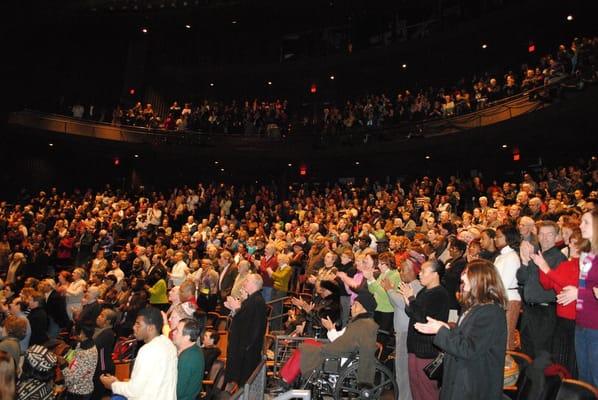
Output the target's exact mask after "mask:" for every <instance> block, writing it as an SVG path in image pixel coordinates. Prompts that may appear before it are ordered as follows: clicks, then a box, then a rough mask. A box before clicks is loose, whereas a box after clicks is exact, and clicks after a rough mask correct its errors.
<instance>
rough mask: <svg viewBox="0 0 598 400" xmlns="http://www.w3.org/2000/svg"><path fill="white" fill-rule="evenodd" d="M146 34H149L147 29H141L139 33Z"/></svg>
mask: <svg viewBox="0 0 598 400" xmlns="http://www.w3.org/2000/svg"><path fill="white" fill-rule="evenodd" d="M148 32H149V29H147V28H141V33H148Z"/></svg>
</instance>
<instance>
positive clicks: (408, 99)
mask: <svg viewBox="0 0 598 400" xmlns="http://www.w3.org/2000/svg"><path fill="white" fill-rule="evenodd" d="M597 66H598V38H596V37H595V38H589V37H587V38H576V39H574V40H573V41H572V42H571V44H570V45H569V46H565V45H563V44H561V45H560V46H559V47H558V50H556V51H555V53H554V54H548V55H545V56H542V57H540V59H539V61H538V64H537V66H531V65H528V64H524V65H522V66H521V70H520V71H517V70H511V71H508V72H506V73H505V74H504V76H502V79H501V78H497V77H493V76H491V75H490V74H484V75H483V76H481V77H475V76H474V77H473V78H472V79H471V80H470V81H467V80H466V79H462V80H461V81H459V82H457V83H456V84H455V85H452V86H448V87H440V88H432V87H429V88H421V89H419V90H414V89H407V90H403V91H400V92H399V93H398V94H397V95H396V97H394V98H393V96H389V95H387V94H385V93H383V94H376V95H367V96H364V97H361V98H357V99H348V100H346V102H345V103H344V104H342V103H337V104H334V103H332V104H331V105H329V106H327V107H326V108H324V110H323V119H322V122H323V125H324V129H325V131H326V132H328V133H337V132H343V131H346V130H350V129H352V128H355V127H357V128H383V127H389V126H396V125H398V124H400V123H402V122H420V121H425V120H432V119H439V118H448V117H452V116H455V115H463V114H467V113H470V112H473V111H478V110H481V109H483V108H485V107H488V106H489V105H490V104H492V103H493V102H496V101H498V100H501V99H504V98H507V97H512V96H515V95H517V94H520V93H525V92H529V91H531V90H533V89H536V88H541V87H544V86H547V85H550V84H551V83H553V82H556V81H558V80H560V79H562V78H564V77H566V76H575V75H578V76H579V78H580V79H581V78H583V79H586V80H590V81H596V80H597V79H598V76H597V75H596V72H597V70H596V67H597ZM557 91H558V89H556V88H555V89H553V93H550V92H543V93H542V92H540V93H536V94H535V96H536V97H542V96H543V97H545V98H550V97H551V96H552V95H553V94H555V93H556V92H557Z"/></svg>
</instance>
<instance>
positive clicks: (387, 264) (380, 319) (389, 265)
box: [363, 252, 401, 332]
mask: <svg viewBox="0 0 598 400" xmlns="http://www.w3.org/2000/svg"><path fill="white" fill-rule="evenodd" d="M378 269H379V270H380V275H378V278H374V270H373V269H370V270H368V271H364V272H363V276H364V278H365V279H366V280H367V282H368V289H369V291H370V292H371V293H372V294H373V295H374V298H375V299H376V304H377V306H376V311H375V313H374V320H375V321H376V323H377V324H378V326H379V327H380V329H381V330H383V331H387V332H392V331H393V317H394V308H393V306H392V303H391V302H390V299H389V298H388V294H387V293H386V290H385V289H384V288H383V287H382V285H381V284H380V283H381V282H382V281H387V282H389V283H390V286H391V288H393V289H397V288H398V287H399V283H400V282H401V275H400V274H399V272H398V271H397V266H396V263H395V256H394V254H392V253H390V252H386V253H382V254H380V256H379V257H378Z"/></svg>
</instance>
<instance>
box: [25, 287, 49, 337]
mask: <svg viewBox="0 0 598 400" xmlns="http://www.w3.org/2000/svg"><path fill="white" fill-rule="evenodd" d="M27 303H28V305H29V310H30V311H29V315H27V319H28V320H29V325H31V340H30V341H29V345H33V344H39V345H42V346H43V345H44V344H45V343H46V342H47V341H48V334H47V333H46V332H47V330H48V314H47V313H46V310H45V309H44V303H45V298H44V295H43V293H41V292H37V291H34V292H32V293H31V294H30V295H29V296H28V297H27Z"/></svg>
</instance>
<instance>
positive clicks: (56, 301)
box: [38, 279, 70, 339]
mask: <svg viewBox="0 0 598 400" xmlns="http://www.w3.org/2000/svg"><path fill="white" fill-rule="evenodd" d="M55 288H56V283H55V282H54V280H53V279H44V280H43V281H41V282H40V284H39V286H38V289H39V291H40V292H42V293H43V294H44V296H45V297H46V313H47V314H48V336H49V337H50V338H51V339H55V338H56V337H57V336H58V333H59V332H60V330H61V329H65V328H68V327H69V325H70V320H69V317H68V315H67V313H66V300H65V298H64V296H62V295H61V294H59V293H58V292H57V291H56V290H54V289H55Z"/></svg>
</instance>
